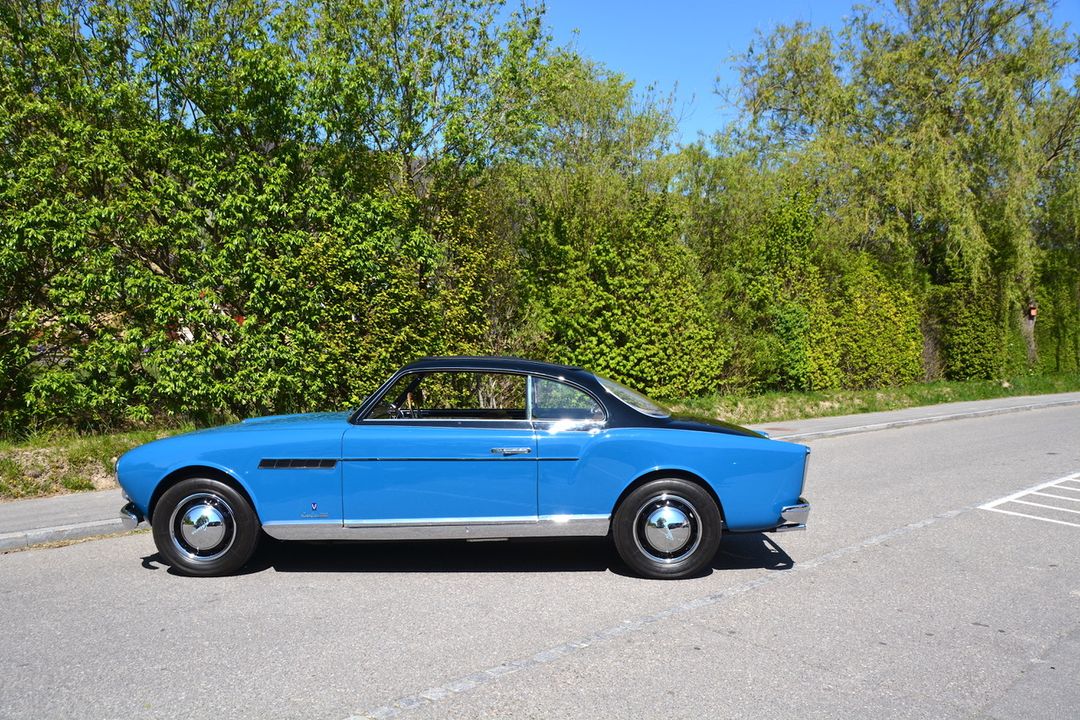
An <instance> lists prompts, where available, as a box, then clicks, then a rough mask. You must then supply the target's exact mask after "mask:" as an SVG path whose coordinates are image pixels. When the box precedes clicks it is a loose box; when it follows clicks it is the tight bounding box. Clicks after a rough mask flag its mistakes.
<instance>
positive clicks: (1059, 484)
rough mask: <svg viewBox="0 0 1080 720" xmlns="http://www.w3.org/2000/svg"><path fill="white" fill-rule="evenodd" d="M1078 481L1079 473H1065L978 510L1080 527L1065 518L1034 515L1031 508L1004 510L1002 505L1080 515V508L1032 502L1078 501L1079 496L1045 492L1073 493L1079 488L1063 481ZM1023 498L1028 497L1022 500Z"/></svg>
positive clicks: (981, 506)
mask: <svg viewBox="0 0 1080 720" xmlns="http://www.w3.org/2000/svg"><path fill="white" fill-rule="evenodd" d="M1075 482H1080V473H1073V474H1071V475H1066V476H1065V477H1062V478H1058V479H1057V480H1051V481H1050V482H1044V483H1039V484H1038V485H1033V486H1031V487H1029V488H1027V489H1025V490H1021V491H1019V492H1015V493H1013V494H1012V495H1006V496H1005V497H1003V498H998V499H997V500H991V501H990V502H988V503H986V504H985V505H980V506H979V509H980V510H989V511H991V512H997V513H1001V514H1002V515H1015V516H1016V517H1023V518H1030V519H1032V520H1042V521H1043V522H1048V523H1054V524H1055V525H1068V526H1069V527H1078V528H1080V523H1073V522H1068V521H1066V520H1058V519H1056V518H1049V517H1043V516H1042V515H1034V514H1032V513H1034V512H1036V511H1035V510H1032V511H1031V512H1030V513H1023V512H1017V511H1016V510H1004V509H1002V507H1001V506H1002V505H1005V504H1007V503H1012V504H1013V505H1014V506H1015V505H1026V506H1028V507H1032V508H1042V509H1046V510H1055V511H1057V512H1066V513H1072V514H1075V515H1080V510H1075V509H1069V508H1064V507H1058V506H1057V505H1048V504H1046V503H1041V502H1034V500H1035V499H1036V498H1053V499H1054V500H1065V501H1067V502H1075V503H1080V497H1075V496H1070V495H1055V494H1054V493H1051V492H1045V491H1046V490H1069V491H1072V492H1075V493H1080V488H1075V487H1070V486H1068V485H1065V484H1064V483H1075ZM1023 498H1029V499H1027V500H1024V499H1023Z"/></svg>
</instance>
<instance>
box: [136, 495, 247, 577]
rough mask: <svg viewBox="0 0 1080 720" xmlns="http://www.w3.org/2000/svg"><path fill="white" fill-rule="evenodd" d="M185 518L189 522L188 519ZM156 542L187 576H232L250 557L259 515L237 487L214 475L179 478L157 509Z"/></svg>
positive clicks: (173, 565) (163, 555)
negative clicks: (214, 478) (209, 476)
mask: <svg viewBox="0 0 1080 720" xmlns="http://www.w3.org/2000/svg"><path fill="white" fill-rule="evenodd" d="M185 520H186V522H185ZM152 525H153V529H154V544H156V545H157V549H158V552H159V553H160V554H161V556H162V557H163V558H164V559H165V561H166V562H167V563H168V564H169V565H171V566H172V567H173V569H174V570H177V571H178V572H181V573H183V574H185V575H197V576H209V575H228V574H229V573H233V572H236V571H237V570H239V569H240V568H241V567H242V566H243V565H244V563H246V562H247V561H248V560H249V559H251V556H252V554H253V553H254V552H255V547H256V546H257V545H258V543H259V535H260V530H261V528H260V526H259V518H258V517H257V516H256V515H255V510H254V509H253V508H252V507H251V504H250V503H249V502H248V501H247V499H246V498H245V497H244V496H243V495H241V494H240V493H239V492H238V491H237V490H236V489H235V488H234V487H232V486H231V485H228V484H226V483H223V482H221V481H220V480H212V479H210V478H189V479H187V480H181V481H180V482H178V483H177V484H176V485H173V486H172V487H171V488H169V489H168V490H166V491H165V494H163V495H162V496H161V499H159V500H158V502H157V505H156V506H155V507H154V517H153V521H152Z"/></svg>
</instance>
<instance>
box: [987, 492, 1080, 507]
mask: <svg viewBox="0 0 1080 720" xmlns="http://www.w3.org/2000/svg"><path fill="white" fill-rule="evenodd" d="M1031 494H1032V495H1041V496H1043V497H1052V498H1057V499H1058V500H1069V501H1071V502H1080V498H1071V497H1065V496H1064V495H1054V494H1052V493H1044V492H1033V493H1031ZM1021 497H1023V496H1022V495H1021ZM989 509H990V508H987V510H989Z"/></svg>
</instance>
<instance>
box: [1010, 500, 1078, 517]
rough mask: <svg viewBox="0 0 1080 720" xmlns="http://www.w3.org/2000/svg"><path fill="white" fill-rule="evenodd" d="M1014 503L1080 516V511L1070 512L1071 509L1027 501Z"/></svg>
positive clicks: (1015, 501)
mask: <svg viewBox="0 0 1080 720" xmlns="http://www.w3.org/2000/svg"><path fill="white" fill-rule="evenodd" d="M1013 502H1014V503H1019V504H1021V505H1033V506H1034V507H1041V508H1048V509H1050V510H1060V511H1061V512H1067V513H1075V514H1077V515H1080V510H1070V509H1069V508H1063V507H1058V506H1057V505H1044V504H1043V503H1035V502H1028V501H1027V500H1013Z"/></svg>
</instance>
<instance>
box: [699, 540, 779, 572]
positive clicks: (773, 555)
mask: <svg viewBox="0 0 1080 720" xmlns="http://www.w3.org/2000/svg"><path fill="white" fill-rule="evenodd" d="M794 566H795V561H794V560H792V559H791V556H790V555H788V554H787V553H786V552H785V551H784V549H783V548H782V547H780V546H779V545H777V544H776V541H775V540H774V539H773V534H772V533H731V534H729V535H724V539H723V540H721V541H720V549H719V550H718V551H717V552H716V557H715V558H713V561H712V567H713V569H714V570H754V569H757V568H762V569H765V570H790V569H791V568H793V567H794Z"/></svg>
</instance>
